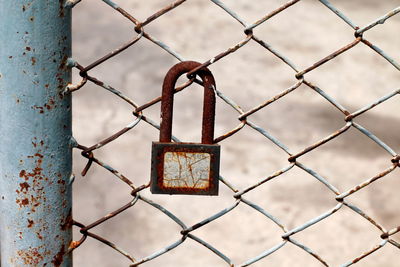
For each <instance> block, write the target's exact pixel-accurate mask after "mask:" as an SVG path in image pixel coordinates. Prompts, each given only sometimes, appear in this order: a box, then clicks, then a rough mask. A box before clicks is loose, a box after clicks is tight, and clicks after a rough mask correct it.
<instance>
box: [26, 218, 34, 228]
mask: <svg viewBox="0 0 400 267" xmlns="http://www.w3.org/2000/svg"><path fill="white" fill-rule="evenodd" d="M34 224H35V222H34V221H33V220H29V219H28V228H31V227H32V226H33V225H34Z"/></svg>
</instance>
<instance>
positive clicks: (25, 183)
mask: <svg viewBox="0 0 400 267" xmlns="http://www.w3.org/2000/svg"><path fill="white" fill-rule="evenodd" d="M19 186H20V187H21V190H20V191H21V192H23V193H25V194H26V193H27V192H28V190H29V187H30V185H29V184H28V183H27V182H23V183H20V184H19ZM24 191H25V192H24Z"/></svg>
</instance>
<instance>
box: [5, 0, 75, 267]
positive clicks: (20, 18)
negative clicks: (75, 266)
mask: <svg viewBox="0 0 400 267" xmlns="http://www.w3.org/2000/svg"><path fill="white" fill-rule="evenodd" d="M0 6H1V8H0V18H1V19H0V20H1V25H2V26H1V27H0V39H1V40H3V44H2V46H1V49H0V73H1V74H0V107H1V112H0V114H1V115H0V121H1V124H0V125H1V128H0V162H1V166H0V203H1V204H0V212H1V213H0V229H1V230H0V231H1V233H0V235H1V241H0V242H1V266H71V265H72V256H71V255H70V254H67V250H68V246H69V244H70V242H71V238H72V231H71V229H72V210H71V207H72V205H71V184H70V177H71V150H72V148H71V143H70V141H71V97H70V95H65V94H63V91H64V89H65V87H66V86H67V84H68V82H70V79H71V70H70V68H69V67H68V66H67V59H68V57H69V56H70V54H71V46H70V42H71V35H70V29H71V25H70V20H71V14H70V10H68V9H66V8H64V6H63V1H50V0H37V1H32V0H24V1H0Z"/></svg>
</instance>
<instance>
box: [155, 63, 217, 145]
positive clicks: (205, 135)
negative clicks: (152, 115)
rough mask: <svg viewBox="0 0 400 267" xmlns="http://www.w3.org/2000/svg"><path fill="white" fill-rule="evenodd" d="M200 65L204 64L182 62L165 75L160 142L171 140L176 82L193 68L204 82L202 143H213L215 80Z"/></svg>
mask: <svg viewBox="0 0 400 267" xmlns="http://www.w3.org/2000/svg"><path fill="white" fill-rule="evenodd" d="M200 66H202V64H200V63H198V62H194V61H185V62H181V63H178V64H176V65H175V66H173V67H172V68H171V69H170V70H169V71H168V73H167V75H166V76H165V78H164V83H163V88H162V96H161V123H160V142H171V137H172V114H173V105H174V88H175V83H176V81H177V80H178V78H179V77H180V76H181V75H182V74H184V73H189V72H193V70H195V69H196V70H197V71H196V72H193V73H195V74H197V75H199V76H200V78H201V79H202V80H203V83H204V84H203V86H204V101H203V122H202V131H201V143H202V144H212V143H213V141H214V122H215V93H214V89H215V80H214V76H213V75H212V74H211V72H210V71H209V70H208V69H207V68H199V67H200Z"/></svg>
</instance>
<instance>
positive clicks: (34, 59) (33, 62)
mask: <svg viewBox="0 0 400 267" xmlns="http://www.w3.org/2000/svg"><path fill="white" fill-rule="evenodd" d="M31 61H32V65H35V64H36V58H35V57H31Z"/></svg>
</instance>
